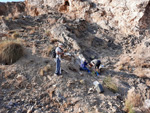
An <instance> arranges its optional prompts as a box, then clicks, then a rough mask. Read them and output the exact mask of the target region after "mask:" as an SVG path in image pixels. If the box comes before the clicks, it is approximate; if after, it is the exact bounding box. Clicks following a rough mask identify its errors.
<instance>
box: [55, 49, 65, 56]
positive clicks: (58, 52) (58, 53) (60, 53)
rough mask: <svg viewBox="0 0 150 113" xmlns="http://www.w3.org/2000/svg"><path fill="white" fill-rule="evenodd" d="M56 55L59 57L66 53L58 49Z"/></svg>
mask: <svg viewBox="0 0 150 113" xmlns="http://www.w3.org/2000/svg"><path fill="white" fill-rule="evenodd" d="M56 54H57V55H62V54H64V52H63V51H61V50H60V49H57V50H56Z"/></svg>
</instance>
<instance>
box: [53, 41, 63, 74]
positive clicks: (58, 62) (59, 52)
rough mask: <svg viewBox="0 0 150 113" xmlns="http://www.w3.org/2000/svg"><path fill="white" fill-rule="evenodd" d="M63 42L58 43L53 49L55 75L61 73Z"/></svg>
mask: <svg viewBox="0 0 150 113" xmlns="http://www.w3.org/2000/svg"><path fill="white" fill-rule="evenodd" d="M62 48H63V44H62V43H59V44H58V47H57V48H56V49H55V52H56V71H55V75H57V76H59V75H61V56H62V55H63V54H64V52H63V49H62Z"/></svg>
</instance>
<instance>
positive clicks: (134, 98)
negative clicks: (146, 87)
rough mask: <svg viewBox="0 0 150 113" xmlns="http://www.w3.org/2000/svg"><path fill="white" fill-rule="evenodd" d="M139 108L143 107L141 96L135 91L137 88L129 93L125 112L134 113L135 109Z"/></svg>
mask: <svg viewBox="0 0 150 113" xmlns="http://www.w3.org/2000/svg"><path fill="white" fill-rule="evenodd" d="M139 106H142V99H141V95H140V93H138V92H137V91H135V88H132V89H130V90H129V91H128V95H127V98H126V99H125V107H124V110H125V111H126V112H128V113H134V111H133V107H139Z"/></svg>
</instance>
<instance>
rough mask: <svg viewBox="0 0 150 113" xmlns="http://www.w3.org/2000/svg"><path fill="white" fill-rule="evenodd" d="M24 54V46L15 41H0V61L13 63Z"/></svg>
mask: <svg viewBox="0 0 150 113" xmlns="http://www.w3.org/2000/svg"><path fill="white" fill-rule="evenodd" d="M23 54H24V50H23V47H22V45H21V44H20V43H18V42H15V41H3V42H1V43H0V62H3V63H5V64H12V63H14V62H16V61H17V60H19V59H20V58H21V57H22V56H23Z"/></svg>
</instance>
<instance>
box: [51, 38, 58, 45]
mask: <svg viewBox="0 0 150 113" xmlns="http://www.w3.org/2000/svg"><path fill="white" fill-rule="evenodd" d="M50 42H51V43H52V44H54V43H56V42H59V40H58V39H55V38H51V39H50Z"/></svg>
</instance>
